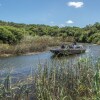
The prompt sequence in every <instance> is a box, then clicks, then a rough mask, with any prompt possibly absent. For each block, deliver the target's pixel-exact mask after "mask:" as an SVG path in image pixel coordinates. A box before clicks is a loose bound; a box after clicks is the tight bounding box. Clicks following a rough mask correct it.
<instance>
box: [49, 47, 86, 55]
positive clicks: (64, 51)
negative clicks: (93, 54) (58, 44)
mask: <svg viewBox="0 0 100 100" xmlns="http://www.w3.org/2000/svg"><path fill="white" fill-rule="evenodd" d="M50 51H51V52H52V53H53V54H54V55H73V54H81V53H84V52H85V51H86V49H85V48H83V46H82V45H75V46H73V47H67V48H57V49H51V50H50Z"/></svg>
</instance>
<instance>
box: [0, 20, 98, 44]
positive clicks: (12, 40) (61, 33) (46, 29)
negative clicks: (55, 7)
mask: <svg viewBox="0 0 100 100" xmlns="http://www.w3.org/2000/svg"><path fill="white" fill-rule="evenodd" d="M25 35H30V36H36V35H38V36H43V35H48V36H52V37H63V38H66V37H68V36H71V37H73V38H74V39H75V41H77V42H84V43H98V44H100V23H98V22H96V23H95V24H93V25H87V26H85V27H84V28H80V27H70V26H65V27H58V26H49V25H40V24H23V23H21V24H19V23H14V22H5V21H0V42H2V43H8V44H17V43H19V42H20V41H21V39H23V37H24V36H25Z"/></svg>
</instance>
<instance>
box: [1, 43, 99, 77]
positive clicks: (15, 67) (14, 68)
mask: <svg viewBox="0 0 100 100" xmlns="http://www.w3.org/2000/svg"><path fill="white" fill-rule="evenodd" d="M84 46H85V48H86V52H85V53H83V54H79V55H73V56H65V57H60V58H56V57H53V54H52V53H51V52H50V51H46V52H42V53H38V54H33V55H21V56H13V57H7V58H0V78H1V79H3V78H5V77H6V76H7V75H11V76H12V77H17V78H19V77H23V76H24V77H26V76H28V75H30V73H32V72H35V70H36V69H37V67H38V65H39V64H41V65H44V64H45V63H47V62H49V63H51V62H52V61H55V62H57V61H58V60H60V61H63V60H69V61H77V59H78V58H87V57H91V58H92V59H93V61H96V59H97V58H99V57H100V45H93V44H84Z"/></svg>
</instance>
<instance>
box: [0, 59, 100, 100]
mask: <svg viewBox="0 0 100 100" xmlns="http://www.w3.org/2000/svg"><path fill="white" fill-rule="evenodd" d="M51 62H52V63H51ZM51 62H50V63H49V62H46V63H45V64H44V65H43V64H41V63H40V64H39V65H38V68H37V69H36V71H35V73H34V74H32V73H31V74H30V75H29V76H28V77H27V78H26V79H25V80H19V81H18V82H17V83H15V84H12V82H11V77H10V76H9V75H8V76H7V77H6V78H5V79H4V81H3V82H2V83H1V84H0V100H100V59H98V61H97V62H96V63H93V61H92V60H91V59H90V58H89V59H88V58H85V59H84V58H81V59H78V60H77V61H75V62H73V61H72V62H71V61H70V62H69V61H66V60H65V61H60V60H59V59H58V60H56V61H54V60H53V61H51Z"/></svg>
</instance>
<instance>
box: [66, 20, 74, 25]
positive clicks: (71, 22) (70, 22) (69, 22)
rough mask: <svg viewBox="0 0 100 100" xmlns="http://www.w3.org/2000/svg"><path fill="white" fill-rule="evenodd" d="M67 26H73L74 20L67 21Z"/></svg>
mask: <svg viewBox="0 0 100 100" xmlns="http://www.w3.org/2000/svg"><path fill="white" fill-rule="evenodd" d="M66 23H67V24H73V23H74V22H73V21H72V20H68V21H66Z"/></svg>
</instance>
